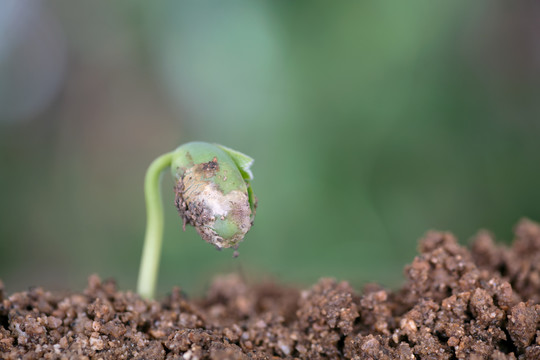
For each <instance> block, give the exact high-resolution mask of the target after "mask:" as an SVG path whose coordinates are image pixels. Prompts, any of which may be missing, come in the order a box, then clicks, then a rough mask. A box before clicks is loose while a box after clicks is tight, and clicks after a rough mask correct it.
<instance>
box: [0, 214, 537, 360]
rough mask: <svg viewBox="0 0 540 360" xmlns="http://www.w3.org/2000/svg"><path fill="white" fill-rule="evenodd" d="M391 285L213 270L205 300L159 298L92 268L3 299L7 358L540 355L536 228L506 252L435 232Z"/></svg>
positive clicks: (0, 354) (3, 355) (0, 331)
mask: <svg viewBox="0 0 540 360" xmlns="http://www.w3.org/2000/svg"><path fill="white" fill-rule="evenodd" d="M419 249H420V255H418V256H417V257H416V258H415V259H414V261H413V262H412V264H411V265H409V266H407V267H406V269H405V273H406V276H407V279H408V280H407V282H406V283H405V285H404V286H403V287H402V288H401V289H399V290H397V291H390V290H386V289H383V288H381V287H379V286H377V285H367V286H366V287H365V288H364V290H363V291H362V292H360V293H357V292H355V291H354V290H353V289H352V288H351V287H350V286H349V285H348V284H347V283H346V282H337V281H335V280H332V279H321V280H320V281H319V282H318V283H317V284H315V285H314V286H313V287H311V288H310V289H307V290H304V291H300V290H296V289H291V288H287V287H282V286H278V285H275V284H260V285H255V286H248V285H247V284H245V283H244V282H243V281H242V280H241V279H240V278H239V277H238V276H235V275H229V276H224V277H220V278H217V279H216V280H215V282H214V284H213V285H212V287H211V288H210V289H209V291H208V294H207V296H206V297H205V298H204V299H197V300H188V299H186V298H185V297H184V296H183V295H182V293H181V291H180V290H179V289H177V288H176V289H173V291H172V292H171V294H170V295H169V296H167V297H166V298H165V299H163V300H162V301H160V302H156V301H144V300H141V299H140V298H139V296H137V295H135V294H133V293H131V292H119V291H117V289H116V285H115V284H114V282H112V281H105V282H101V280H100V279H99V278H98V277H97V276H91V277H90V278H89V281H88V287H87V289H86V290H85V291H84V292H83V293H82V294H81V293H79V294H77V293H76V294H71V295H68V296H65V295H61V294H55V293H50V292H48V291H45V290H43V289H41V288H33V289H30V290H29V291H27V292H21V293H15V294H12V295H11V296H7V295H6V293H5V290H4V287H3V285H2V282H1V281H0V359H191V360H195V359H274V358H288V359H292V358H300V359H342V358H345V359H535V360H538V359H540V305H539V302H540V227H539V226H538V225H537V224H535V223H533V222H531V221H528V220H523V221H522V222H520V224H519V225H518V226H517V228H516V239H515V241H514V243H513V245H512V246H511V247H510V248H507V247H504V246H499V245H495V243H494V241H493V239H492V237H491V236H490V235H489V234H488V233H487V232H480V233H479V234H478V235H477V237H476V238H475V240H474V242H473V245H472V249H471V250H470V251H469V250H468V249H466V248H464V247H462V246H460V245H459V244H458V243H457V241H456V239H455V238H454V237H453V236H452V235H451V234H448V233H440V232H430V233H428V234H427V235H426V236H425V237H424V239H422V240H421V242H420V247H419Z"/></svg>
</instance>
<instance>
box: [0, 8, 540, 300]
mask: <svg viewBox="0 0 540 360" xmlns="http://www.w3.org/2000/svg"><path fill="white" fill-rule="evenodd" d="M538 18H540V3H539V2H521V1H517V2H507V1H502V0H489V1H488V0H485V1H474V2H471V1H465V0H457V1H447V2H433V1H407V2H398V1H354V2H353V1H350V2H349V1H344V2H339V1H336V2H330V1H260V2H255V1H228V2H221V1H185V2H179V1H156V2H143V1H113V2H111V1H92V2H82V3H81V2H78V3H73V2H71V1H67V0H66V1H49V2H37V1H27V0H25V1H22V0H8V1H3V2H1V3H0V189H1V190H0V196H1V202H0V278H1V279H2V280H3V281H4V283H5V285H6V287H7V290H8V291H9V292H13V291H18V290H23V289H26V288H28V287H29V286H33V285H43V286H46V287H47V288H50V289H68V288H70V289H73V290H80V289H82V288H83V287H84V286H85V283H86V278H87V276H88V275H89V274H91V273H98V274H100V275H101V276H102V277H114V278H116V279H117V280H118V282H119V285H120V287H121V288H122V289H134V288H135V282H136V275H137V271H138V265H139V260H140V252H141V248H142V240H143V234H144V228H145V208H144V199H143V192H142V187H143V177H144V173H145V171H146V167H147V166H148V165H149V164H150V162H151V161H152V159H154V158H155V157H156V156H158V155H160V154H162V153H164V152H167V151H170V150H172V149H174V148H176V147H177V146H178V145H180V144H181V143H184V142H187V141H192V140H203V141H210V142H218V143H222V144H224V145H226V146H230V147H233V148H235V149H237V150H239V151H242V152H245V153H247V154H249V155H251V156H252V157H254V158H255V159H256V162H255V165H254V168H253V170H254V174H255V180H254V182H253V186H254V189H255V192H256V194H257V196H258V198H259V209H258V213H257V218H256V221H255V226H254V228H253V229H252V230H251V231H250V233H249V234H248V236H247V238H246V239H245V241H244V243H242V245H241V247H240V257H239V258H238V259H233V258H232V251H223V252H218V251H216V250H214V249H213V247H211V246H210V245H208V244H206V243H205V242H204V241H202V240H201V239H200V238H199V237H198V236H197V234H196V232H195V231H194V230H193V229H188V230H187V231H186V233H183V232H182V231H181V221H180V219H179V217H178V215H177V214H176V210H175V208H174V205H173V195H172V194H173V193H172V187H173V183H172V180H171V179H170V177H169V176H168V175H167V176H166V177H164V182H163V185H164V188H163V193H164V194H163V196H164V199H165V203H166V209H165V213H166V219H165V221H166V229H165V239H164V249H163V261H162V263H161V275H160V279H159V289H160V292H161V293H162V294H163V293H165V292H166V291H168V289H170V288H171V287H172V286H174V285H179V286H181V287H182V288H183V289H185V290H186V291H188V292H189V293H194V294H196V293H199V292H200V291H202V290H203V289H204V288H205V287H206V286H207V285H208V283H209V282H210V281H211V279H212V277H213V276H215V275H216V274H220V273H225V272H231V271H233V272H235V271H238V272H240V273H241V274H244V275H245V276H246V277H249V278H250V279H252V281H259V280H260V279H262V278H268V277H270V278H274V279H277V280H278V281H281V282H286V283H292V284H299V285H308V284H311V283H313V282H314V281H316V279H317V278H319V277H322V276H333V277H337V278H339V279H343V280H348V281H350V282H351V283H352V284H353V285H355V286H358V285H360V284H362V283H363V282H366V281H376V282H380V283H382V284H383V285H386V286H396V285H397V284H399V282H400V281H401V280H402V269H403V266H404V265H405V264H406V263H409V262H410V261H411V260H412V258H413V257H414V255H415V253H416V244H417V240H418V238H420V237H421V236H422V235H423V234H424V233H425V232H426V231H427V230H429V229H441V230H450V231H452V232H453V233H454V234H456V235H457V236H458V237H459V239H460V241H461V242H462V243H467V241H468V239H469V238H470V237H471V236H473V235H474V234H475V233H476V231H477V230H478V229H480V228H487V229H490V230H491V231H492V232H493V233H494V234H495V236H496V238H497V239H498V240H499V241H510V240H511V239H512V228H513V226H514V225H515V223H516V222H517V221H518V220H519V219H520V218H521V217H523V216H527V217H530V218H531V219H533V220H538V219H540V206H539V199H540V186H539V184H540V161H539V159H540V101H539V99H540V98H539V95H540V37H539V36H538V34H539V33H540V23H539V22H538V21H537V20H538Z"/></svg>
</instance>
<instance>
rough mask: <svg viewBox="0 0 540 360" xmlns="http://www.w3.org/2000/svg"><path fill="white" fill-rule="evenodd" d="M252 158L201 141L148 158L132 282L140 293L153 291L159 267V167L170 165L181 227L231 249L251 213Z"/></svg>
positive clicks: (148, 295)
mask: <svg viewBox="0 0 540 360" xmlns="http://www.w3.org/2000/svg"><path fill="white" fill-rule="evenodd" d="M252 164H253V159H252V158H250V157H249V156H247V155H245V154H242V153H240V152H238V151H236V150H232V149H229V148H227V147H225V146H222V145H218V144H209V143H204V142H190V143H187V144H184V145H182V146H180V147H178V148H177V149H176V150H174V151H172V152H170V153H167V154H164V155H161V156H159V157H158V158H157V159H155V160H154V161H153V162H152V163H151V164H150V167H149V168H148V171H147V172H146V177H145V183H144V193H145V200H146V212H147V214H146V216H147V224H146V234H145V240H144V246H143V253H142V259H141V266H140V269H139V280H138V285H137V291H138V293H139V294H140V295H141V296H142V297H144V298H147V299H152V298H153V297H154V293H155V288H156V281H157V274H158V270H159V259H160V255H161V243H162V238H163V204H162V200H161V192H160V178H161V173H162V172H163V171H164V170H165V169H167V168H170V169H171V172H172V175H173V177H174V180H175V186H174V193H175V200H174V203H175V205H176V208H177V209H178V213H179V214H180V217H181V218H182V221H183V228H184V230H185V227H186V224H189V225H192V226H194V227H195V229H196V230H197V232H198V233H199V234H200V235H201V237H202V238H203V239H204V240H205V241H207V242H208V243H210V244H212V245H214V246H215V247H216V248H217V249H222V248H231V247H232V248H234V249H236V248H238V244H239V243H240V241H242V240H243V239H244V236H245V235H246V233H247V232H248V231H249V229H250V228H251V226H252V224H253V218H254V216H255V208H256V203H257V200H256V198H255V196H254V194H253V191H252V189H251V185H250V181H251V180H252V179H253V175H252V173H251V170H250V167H251V165H252Z"/></svg>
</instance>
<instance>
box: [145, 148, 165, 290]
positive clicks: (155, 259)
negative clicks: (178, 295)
mask: <svg viewBox="0 0 540 360" xmlns="http://www.w3.org/2000/svg"><path fill="white" fill-rule="evenodd" d="M172 157H173V153H172V152H170V153H167V154H163V155H161V156H160V157H158V158H157V159H155V160H154V161H153V162H152V163H151V164H150V166H149V167H148V170H147V171H146V176H145V178H144V196H145V200H146V234H145V238H144V246H143V252H142V258H141V266H140V268H139V281H138V283H137V292H138V293H139V294H140V295H141V296H142V297H143V298H146V299H153V298H154V293H155V291H156V282H157V275H158V271H159V258H160V256H161V243H162V239H163V203H162V200H161V191H160V179H161V173H162V172H163V170H165V169H166V168H168V167H170V166H171V162H172Z"/></svg>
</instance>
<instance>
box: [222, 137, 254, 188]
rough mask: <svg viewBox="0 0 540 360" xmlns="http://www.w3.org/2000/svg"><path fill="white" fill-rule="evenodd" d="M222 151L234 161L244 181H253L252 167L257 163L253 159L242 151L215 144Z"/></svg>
mask: <svg viewBox="0 0 540 360" xmlns="http://www.w3.org/2000/svg"><path fill="white" fill-rule="evenodd" d="M215 145H216V146H217V147H219V148H220V149H221V150H223V151H225V152H226V153H227V154H228V155H229V156H230V157H231V159H232V160H233V161H234V163H235V164H236V166H238V169H239V170H240V173H241V174H242V176H243V177H244V180H253V173H252V172H251V165H253V162H254V161H255V160H254V159H253V158H252V157H249V156H247V155H246V154H244V153H241V152H240V151H236V150H233V149H231V148H228V147H226V146H223V145H219V144H215Z"/></svg>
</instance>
